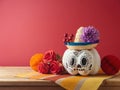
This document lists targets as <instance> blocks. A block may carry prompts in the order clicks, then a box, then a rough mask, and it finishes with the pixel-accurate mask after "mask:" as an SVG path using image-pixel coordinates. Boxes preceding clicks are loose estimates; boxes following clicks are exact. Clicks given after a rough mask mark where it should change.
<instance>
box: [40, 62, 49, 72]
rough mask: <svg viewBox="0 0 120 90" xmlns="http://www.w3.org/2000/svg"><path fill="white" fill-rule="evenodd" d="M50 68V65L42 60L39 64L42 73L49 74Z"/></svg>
mask: <svg viewBox="0 0 120 90" xmlns="http://www.w3.org/2000/svg"><path fill="white" fill-rule="evenodd" d="M49 69H50V66H49V64H47V63H44V62H40V63H39V65H38V72H40V73H43V74H47V73H49Z"/></svg>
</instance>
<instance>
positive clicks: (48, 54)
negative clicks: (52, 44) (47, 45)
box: [43, 50, 56, 63]
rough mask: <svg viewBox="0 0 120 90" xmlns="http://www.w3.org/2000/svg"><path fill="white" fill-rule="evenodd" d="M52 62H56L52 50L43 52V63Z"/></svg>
mask: <svg viewBox="0 0 120 90" xmlns="http://www.w3.org/2000/svg"><path fill="white" fill-rule="evenodd" d="M54 60H56V54H55V52H54V51H53V50H49V51H47V52H45V54H44V57H43V61H44V62H45V63H51V62H52V61H54Z"/></svg>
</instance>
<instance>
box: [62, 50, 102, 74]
mask: <svg viewBox="0 0 120 90" xmlns="http://www.w3.org/2000/svg"><path fill="white" fill-rule="evenodd" d="M62 62H63V66H64V67H65V69H66V70H67V71H68V73H69V74H71V75H76V74H80V75H88V74H96V73H97V72H98V70H99V68H100V57H99V54H98V52H97V51H96V49H91V50H80V51H77V50H71V49H67V50H66V51H65V53H64V55H63V60H62Z"/></svg>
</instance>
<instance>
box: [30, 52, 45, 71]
mask: <svg viewBox="0 0 120 90" xmlns="http://www.w3.org/2000/svg"><path fill="white" fill-rule="evenodd" d="M42 60H43V54H42V53H37V54H34V55H33V56H32V57H31V59H30V67H31V68H32V69H33V70H34V71H38V65H39V63H40V62H41V61H42Z"/></svg>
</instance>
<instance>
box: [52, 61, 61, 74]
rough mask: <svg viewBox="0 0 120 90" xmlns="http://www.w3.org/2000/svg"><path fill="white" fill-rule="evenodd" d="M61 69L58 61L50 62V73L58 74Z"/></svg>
mask: <svg viewBox="0 0 120 90" xmlns="http://www.w3.org/2000/svg"><path fill="white" fill-rule="evenodd" d="M62 71H63V66H62V64H61V63H59V62H58V61H53V62H52V63H51V64H50V73H52V74H60V73H61V72H62Z"/></svg>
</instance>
